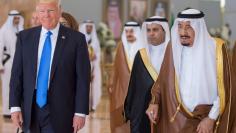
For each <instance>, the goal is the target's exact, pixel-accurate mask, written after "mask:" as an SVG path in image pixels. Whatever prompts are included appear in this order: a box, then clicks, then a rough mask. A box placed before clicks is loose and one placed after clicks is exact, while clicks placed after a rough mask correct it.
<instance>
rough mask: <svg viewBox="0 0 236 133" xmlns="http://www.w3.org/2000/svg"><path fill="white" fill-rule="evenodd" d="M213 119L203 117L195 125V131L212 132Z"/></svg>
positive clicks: (198, 132)
mask: <svg viewBox="0 0 236 133" xmlns="http://www.w3.org/2000/svg"><path fill="white" fill-rule="evenodd" d="M214 124H215V120H213V119H210V118H209V117H207V118H204V119H203V120H202V121H201V122H200V123H199V125H198V127H197V133H213V130H214Z"/></svg>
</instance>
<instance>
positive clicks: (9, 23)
mask: <svg viewBox="0 0 236 133" xmlns="http://www.w3.org/2000/svg"><path fill="white" fill-rule="evenodd" d="M15 16H17V17H19V18H20V22H19V24H18V30H17V27H15V26H14V25H13V19H14V17H15ZM1 30H4V32H6V31H9V30H10V31H13V32H15V33H17V32H20V31H22V30H24V18H23V17H22V16H21V15H20V12H19V11H17V10H12V11H10V12H9V14H8V18H7V20H6V22H5V23H4V24H3V26H2V27H1Z"/></svg>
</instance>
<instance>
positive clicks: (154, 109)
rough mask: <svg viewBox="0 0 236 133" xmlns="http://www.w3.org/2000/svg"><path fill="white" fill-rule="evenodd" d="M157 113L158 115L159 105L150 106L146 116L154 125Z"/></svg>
mask: <svg viewBox="0 0 236 133" xmlns="http://www.w3.org/2000/svg"><path fill="white" fill-rule="evenodd" d="M157 113H158V106H157V104H150V105H149V107H148V109H147V111H146V114H147V115H148V117H149V119H150V121H151V122H152V123H154V124H156V119H157Z"/></svg>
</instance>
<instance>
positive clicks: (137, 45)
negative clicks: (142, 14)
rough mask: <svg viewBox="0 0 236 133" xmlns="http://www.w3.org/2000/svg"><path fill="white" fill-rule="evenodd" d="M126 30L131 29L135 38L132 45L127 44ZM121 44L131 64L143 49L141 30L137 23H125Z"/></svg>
mask: <svg viewBox="0 0 236 133" xmlns="http://www.w3.org/2000/svg"><path fill="white" fill-rule="evenodd" d="M126 29H133V31H134V36H135V38H136V40H135V42H134V43H132V44H131V43H129V42H128V41H127V38H126V33H125V30H126ZM121 39H122V44H123V46H124V49H125V52H126V55H127V56H128V58H129V59H130V60H131V61H132V62H133V60H134V57H135V55H136V53H137V52H138V50H139V49H141V48H143V46H142V40H141V39H142V37H141V28H140V25H139V24H138V23H137V22H127V23H126V24H125V26H124V30H123V32H122V35H121Z"/></svg>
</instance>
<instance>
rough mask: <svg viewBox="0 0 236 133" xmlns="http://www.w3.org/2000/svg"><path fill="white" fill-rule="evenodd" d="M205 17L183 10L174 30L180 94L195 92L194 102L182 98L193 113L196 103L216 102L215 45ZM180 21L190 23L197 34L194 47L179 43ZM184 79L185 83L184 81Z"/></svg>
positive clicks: (174, 56) (198, 13)
mask: <svg viewBox="0 0 236 133" xmlns="http://www.w3.org/2000/svg"><path fill="white" fill-rule="evenodd" d="M203 17H204V14H203V13H202V12H200V11H198V10H196V9H187V10H184V11H182V12H180V13H179V15H178V18H177V19H176V20H175V22H174V25H173V27H172V29H171V37H172V49H173V58H174V66H175V71H176V74H177V78H178V79H180V90H181V89H184V91H181V92H182V93H181V94H183V95H184V93H188V92H189V91H192V92H191V94H192V93H194V95H193V94H192V95H191V96H190V97H192V98H191V99H192V100H193V101H184V99H183V101H184V103H189V105H186V106H187V107H188V108H189V109H190V110H191V111H193V109H194V108H195V106H196V105H197V104H213V103H212V102H213V101H215V100H216V99H217V79H216V77H217V76H216V42H215V40H214V39H213V38H212V37H211V36H210V35H209V33H208V31H207V27H206V24H205V21H204V18H203ZM180 21H189V22H190V25H191V27H192V28H193V30H194V31H195V39H194V43H193V46H192V47H186V46H183V45H182V44H181V43H180V37H179V35H178V23H179V22H180ZM181 63H182V65H181ZM183 64H184V65H183ZM181 67H183V68H185V69H184V70H182V72H181ZM184 75H185V76H184ZM186 75H187V76H186ZM181 78H182V79H184V81H181ZM199 97H201V98H199ZM188 100H189V99H188ZM216 101H217V100H216Z"/></svg>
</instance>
